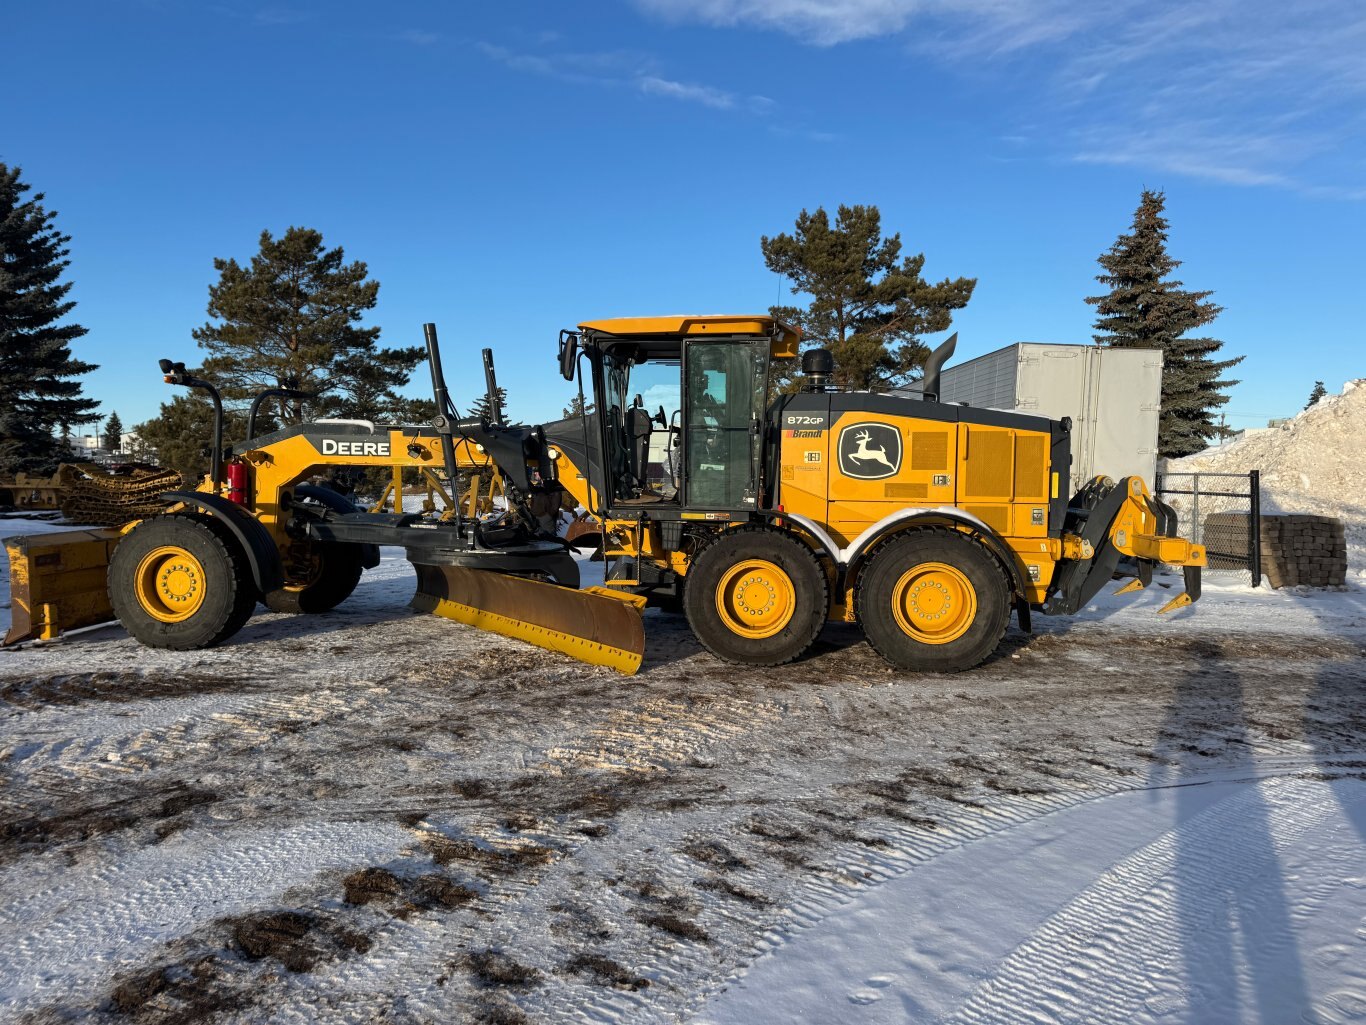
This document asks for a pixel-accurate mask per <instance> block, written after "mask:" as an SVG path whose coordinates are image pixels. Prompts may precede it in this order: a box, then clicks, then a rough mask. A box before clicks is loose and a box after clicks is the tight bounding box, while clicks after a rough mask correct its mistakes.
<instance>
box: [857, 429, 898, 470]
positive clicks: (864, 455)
mask: <svg viewBox="0 0 1366 1025" xmlns="http://www.w3.org/2000/svg"><path fill="white" fill-rule="evenodd" d="M868 439H869V434H868V432H867V431H859V432H858V433H857V434H855V435H854V440H855V441H856V442H858V448H857V449H856V450H854V451H853V452H850V453H849V458H850V459H852V460H853V461H854V462H856V463H858V464H859V465H862V464H863V463H865V462H868V461H870V460H871V461H872V462H874V463H881V464H882V465H883V466H885V467H887V469H889V470H891V471H892V472H893V473H895V472H896V466H895V465H893V463H892V461H891V460H890V459H888V458H887V450H886V449H885V448H873V447H872V446H871V445H869V444H868Z"/></svg>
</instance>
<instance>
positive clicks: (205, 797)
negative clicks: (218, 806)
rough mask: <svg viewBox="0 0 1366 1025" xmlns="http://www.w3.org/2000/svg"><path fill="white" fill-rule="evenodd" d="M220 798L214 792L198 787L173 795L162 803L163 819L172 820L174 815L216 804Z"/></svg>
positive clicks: (161, 815)
mask: <svg viewBox="0 0 1366 1025" xmlns="http://www.w3.org/2000/svg"><path fill="white" fill-rule="evenodd" d="M218 800H219V797H218V795H217V794H216V793H214V792H213V791H212V790H204V789H201V788H198V787H191V788H189V789H188V790H182V791H180V792H179V793H175V794H172V795H171V796H170V797H167V798H166V799H165V800H163V801H162V802H161V812H160V817H161V818H170V817H171V816H172V815H179V814H181V813H182V812H186V811H189V810H190V809H191V808H198V807H200V806H202V805H205V804H214V803H215V802H216V801H218Z"/></svg>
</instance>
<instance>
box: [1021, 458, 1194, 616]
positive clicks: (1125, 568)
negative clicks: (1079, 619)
mask: <svg viewBox="0 0 1366 1025" xmlns="http://www.w3.org/2000/svg"><path fill="white" fill-rule="evenodd" d="M1176 526H1177V523H1176V512H1175V511H1174V510H1173V509H1172V507H1171V506H1169V505H1167V504H1166V503H1164V502H1162V501H1160V500H1158V499H1157V498H1154V497H1153V496H1152V495H1150V494H1149V493H1148V489H1147V487H1146V486H1144V484H1143V481H1142V479H1140V478H1138V477H1125V478H1124V479H1123V480H1121V481H1119V482H1118V483H1116V482H1115V481H1113V480H1111V479H1110V478H1109V477H1096V478H1095V479H1094V480H1092V481H1091V482H1090V483H1089V484H1087V485H1086V486H1085V487H1084V488H1082V489H1081V490H1080V491H1078V492H1077V494H1076V495H1075V496H1073V498H1072V501H1071V502H1070V503H1069V504H1068V508H1067V519H1066V520H1065V521H1064V524H1063V538H1064V541H1065V542H1067V541H1070V542H1071V547H1072V550H1073V551H1074V552H1075V557H1074V558H1064V559H1061V560H1059V562H1058V568H1057V571H1056V573H1055V575H1054V578H1053V589H1052V592H1051V593H1050V594H1049V597H1048V600H1047V601H1046V602H1045V603H1044V606H1043V611H1044V613H1045V614H1046V615H1050V616H1070V615H1072V614H1074V613H1075V612H1077V611H1079V610H1080V609H1082V608H1084V607H1085V606H1086V603H1087V602H1089V601H1090V600H1091V599H1092V598H1094V597H1095V596H1096V595H1097V594H1098V593H1099V592H1100V589H1101V588H1102V587H1104V586H1105V584H1106V582H1107V581H1109V580H1111V579H1112V578H1113V577H1114V576H1115V575H1116V574H1119V575H1132V576H1133V577H1134V579H1133V580H1131V581H1130V582H1129V583H1127V584H1125V585H1124V586H1123V587H1121V588H1120V589H1119V590H1118V591H1116V592H1115V593H1116V594H1127V593H1128V592H1130V591H1138V590H1142V589H1143V588H1145V587H1147V586H1148V585H1149V584H1150V583H1152V579H1153V566H1154V565H1156V564H1157V563H1164V564H1166V565H1168V566H1180V567H1181V569H1182V573H1183V575H1184V576H1185V582H1186V590H1185V591H1184V592H1183V593H1181V594H1178V595H1177V596H1176V597H1174V598H1173V599H1172V600H1171V601H1169V602H1167V603H1166V604H1165V605H1163V606H1162V608H1160V609H1158V613H1159V614H1161V613H1163V612H1171V611H1173V610H1175V609H1181V608H1185V607H1186V606H1188V605H1192V604H1194V603H1195V602H1196V601H1198V600H1199V598H1200V569H1201V567H1202V566H1204V565H1205V549H1204V547H1203V546H1201V545H1196V544H1191V543H1190V542H1189V541H1187V540H1185V539H1184V538H1182V537H1179V536H1178V535H1177V533H1176Z"/></svg>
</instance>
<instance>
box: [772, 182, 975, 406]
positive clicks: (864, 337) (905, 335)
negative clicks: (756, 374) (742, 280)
mask: <svg viewBox="0 0 1366 1025" xmlns="http://www.w3.org/2000/svg"><path fill="white" fill-rule="evenodd" d="M760 248H761V249H762V250H763V254H764V263H765V264H766V265H767V266H768V269H769V270H771V271H774V272H776V273H778V274H782V275H784V276H785V277H787V278H790V279H791V281H792V293H793V294H794V295H808V296H810V297H811V302H810V303H809V305H807V306H806V307H805V308H801V307H796V306H774V307H771V312H772V314H773V315H774V316H775V317H778V318H779V319H780V320H784V321H787V322H788V323H790V324H794V325H796V326H797V327H800V328H801V329H802V336H803V341H804V342H805V343H806V344H807V345H808V346H812V345H819V346H823V347H824V348H827V349H829V350H830V351H831V352H832V353H833V355H834V357H835V383H836V384H837V385H839V386H840V387H842V388H855V389H875V388H880V387H891V386H895V385H899V384H904V383H906V382H908V381H911V380H914V379H915V378H917V377H918V376H919V370H920V368H921V367H923V366H924V363H925V357H926V356H928V355H929V352H930V350H929V347H928V346H926V345H925V344H924V343H923V342H922V341H921V336H923V335H926V334H931V333H934V332H938V331H943V330H945V329H947V328H948V326H949V325H950V324H951V323H952V322H953V315H952V311H953V310H961V309H962V308H963V307H964V306H966V305H967V304H968V300H969V299H971V298H972V290H973V288H974V287H975V286H976V284H977V281H976V279H975V278H945V279H944V280H943V281H940V282H939V283H937V284H931V283H930V282H928V281H926V280H925V279H924V278H923V277H922V276H921V271H922V270H923V269H924V266H925V254H924V253H919V254H917V255H915V256H907V257H902V256H901V235H900V234H899V233H898V234H896V235H892V236H890V237H889V238H883V237H882V215H881V213H880V212H879V210H878V208H877V207H875V206H840V208H839V211H838V213H837V215H836V218H835V223H834V225H833V226H832V225H831V223H830V217H829V215H828V214H827V213H826V212H825V210H824V209H823V208H819V207H818V208H817V209H816V212H815V213H814V214H813V213H807V212H806V211H805V210H803V211H802V212H801V214H800V215H798V217H797V223H796V229H795V231H794V232H793V233H792V234H791V235H788V234H782V235H777V236H775V237H773V238H769V237H767V236H764V237H763V238H762V239H761V240H760Z"/></svg>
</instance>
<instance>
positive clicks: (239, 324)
mask: <svg viewBox="0 0 1366 1025" xmlns="http://www.w3.org/2000/svg"><path fill="white" fill-rule="evenodd" d="M214 269H215V270H217V271H218V273H219V280H218V282H217V283H216V284H213V285H211V286H209V310H208V312H209V316H210V317H213V318H216V320H215V321H212V322H209V323H206V324H205V325H204V326H203V327H201V328H199V329H197V330H196V331H195V332H194V337H195V339H196V340H197V341H198V342H199V344H200V346H201V347H202V348H204V349H206V350H207V351H208V353H209V358H208V359H207V360H205V362H204V367H203V370H204V373H205V375H206V376H207V377H208V378H210V379H211V380H214V381H215V382H216V383H218V384H219V386H220V387H221V388H222V390H223V394H224V397H225V398H227V399H229V400H237V401H245V400H247V399H249V398H251V396H253V395H255V394H256V393H257V392H259V391H261V390H262V389H264V388H272V387H296V388H302V389H303V390H304V391H309V392H317V393H322V396H323V397H322V398H320V399H319V400H318V402H317V403H316V405H315V407H314V408H315V411H316V412H317V413H320V414H323V415H328V416H362V417H367V418H374V417H376V416H381V415H383V414H384V413H385V412H386V411H387V410H388V409H390V408H397V407H399V406H400V404H401V400H400V399H399V397H398V395H397V394H396V389H397V388H400V387H402V386H403V385H404V384H406V383H407V381H408V377H409V375H410V374H411V373H412V370H413V368H414V367H415V366H417V364H418V363H419V362H421V361H422V358H423V356H424V350H423V349H421V348H418V347H413V348H404V349H384V348H380V347H379V346H378V345H377V344H376V343H377V341H378V339H379V328H377V327H362V326H361V325H360V321H361V319H362V318H363V316H364V315H365V313H366V311H367V310H372V309H374V307H375V303H376V301H377V298H378V295H379V282H378V281H371V280H369V278H368V275H369V271H368V269H367V268H366V265H365V264H364V263H363V262H361V261H359V260H357V261H355V262H353V263H346V262H345V253H344V252H343V250H342V249H341V247H340V246H338V247H337V248H335V249H325V248H324V246H323V237H322V234H321V233H320V232H318V231H315V230H313V229H311V228H290V229H288V230H287V231H286V232H285V233H284V234H283V235H282V236H281V237H280V238H278V239H276V238H273V237H272V236H271V234H270V232H269V231H263V232H261V239H260V251H259V252H258V253H257V254H256V255H255V256H253V257H252V258H251V263H250V264H249V265H248V266H246V267H243V266H241V265H240V264H238V262H237V261H236V260H233V259H216V260H214ZM278 413H279V417H280V419H281V421H282V422H284V423H299V422H301V421H302V420H303V419H304V409H303V405H302V403H300V402H297V401H291V400H281V401H280V402H279V405H278Z"/></svg>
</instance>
